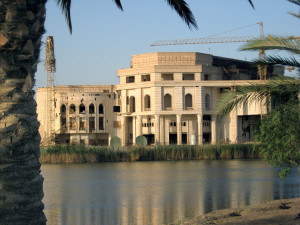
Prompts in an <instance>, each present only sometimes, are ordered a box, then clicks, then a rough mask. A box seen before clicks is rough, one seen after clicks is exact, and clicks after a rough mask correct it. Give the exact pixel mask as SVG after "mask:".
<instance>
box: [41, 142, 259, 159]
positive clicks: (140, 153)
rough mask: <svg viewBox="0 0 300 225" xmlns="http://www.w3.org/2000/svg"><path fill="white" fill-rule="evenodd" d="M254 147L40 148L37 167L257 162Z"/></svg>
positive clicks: (250, 145) (257, 155) (67, 146)
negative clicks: (131, 163) (232, 161)
mask: <svg viewBox="0 0 300 225" xmlns="http://www.w3.org/2000/svg"><path fill="white" fill-rule="evenodd" d="M257 158H260V156H259V153H258V148H257V145H255V144H223V145H180V146H178V145H168V146H151V147H133V148H130V149H126V148H120V149H113V148H110V147H86V146H84V145H75V146H70V145H57V146H51V147H46V148H41V156H40V162H41V163H94V162H130V161H166V160H202V159H257Z"/></svg>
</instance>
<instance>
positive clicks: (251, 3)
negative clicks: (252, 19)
mask: <svg viewBox="0 0 300 225" xmlns="http://www.w3.org/2000/svg"><path fill="white" fill-rule="evenodd" d="M248 1H249V3H250V5H251V6H252V8H253V9H254V5H253V2H252V1H251V0H248Z"/></svg>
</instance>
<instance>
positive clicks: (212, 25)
mask: <svg viewBox="0 0 300 225" xmlns="http://www.w3.org/2000/svg"><path fill="white" fill-rule="evenodd" d="M186 1H187V3H188V4H189V6H190V8H191V10H192V12H193V13H194V16H195V19H196V21H197V24H198V29H189V28H188V26H187V25H186V24H185V23H184V22H183V21H182V20H181V19H180V17H179V16H178V15H177V14H176V13H175V12H174V11H173V10H172V9H171V8H170V7H169V6H168V4H167V3H166V1H165V0H123V1H122V4H123V9H124V11H123V12H122V11H120V10H119V9H118V8H117V7H116V5H115V4H114V2H113V1H112V0H102V1H99V0H89V1H84V0H73V1H72V7H71V18H72V23H73V33H72V34H70V33H69V29H68V26H67V23H66V21H65V18H64V16H63V14H62V13H61V10H60V8H59V7H58V6H57V5H56V3H55V1H54V0H48V3H47V5H46V12H47V13H46V23H45V28H46V31H47V32H46V34H45V35H44V36H43V42H45V41H46V37H47V36H48V35H51V36H53V37H54V44H55V57H56V85H106V84H118V83H119V78H118V76H117V70H118V69H123V68H129V65H130V61H131V56H132V55H137V54H143V53H150V52H202V53H209V54H212V55H216V56H222V57H228V58H235V59H241V60H253V59H255V58H256V57H257V54H258V53H257V52H249V51H240V50H239V48H240V47H241V46H242V43H230V44H227V43H223V44H202V45H177V46H159V47H151V46H150V44H152V43H153V42H154V41H157V40H173V39H186V38H201V37H207V36H211V35H214V34H218V33H222V32H225V31H229V30H234V29H237V28H240V27H245V26H248V25H252V26H249V27H247V28H244V29H239V30H236V31H233V32H229V33H225V34H223V35H218V36H215V37H231V36H236V37H240V36H255V37H259V35H260V27H259V25H257V24H256V23H257V22H260V21H262V22H263V23H264V34H265V35H268V34H270V35H278V36H284V35H295V36H300V35H299V28H300V20H299V19H297V18H295V17H293V16H291V15H289V14H287V12H299V8H298V7H296V5H294V4H292V3H290V2H288V1H287V0H253V3H254V5H255V10H253V9H252V7H251V6H250V4H249V3H248V1H247V0H186ZM86 2H88V4H87V3H86ZM270 53H274V52H270V51H268V52H267V54H270ZM276 53H278V51H277V52H276V51H275V54H276ZM44 59H45V45H43V46H42V50H41V55H40V63H39V65H38V71H37V73H36V85H35V88H38V87H45V86H46V85H47V79H46V76H47V74H46V72H45V69H44Z"/></svg>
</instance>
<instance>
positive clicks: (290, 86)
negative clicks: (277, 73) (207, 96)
mask: <svg viewBox="0 0 300 225" xmlns="http://www.w3.org/2000/svg"><path fill="white" fill-rule="evenodd" d="M299 93H300V80H296V79H292V78H287V77H279V78H276V79H274V80H269V81H267V82H265V83H263V84H251V83H249V86H239V87H236V90H235V91H230V90H228V91H227V92H225V94H223V95H222V96H221V98H220V100H219V102H218V108H217V112H218V116H219V117H220V118H222V117H224V116H226V115H228V114H229V113H230V112H231V111H232V110H233V109H234V108H236V107H240V106H242V105H243V104H247V103H248V102H251V101H258V102H265V103H267V102H270V98H271V96H292V99H295V98H297V95H298V94H299Z"/></svg>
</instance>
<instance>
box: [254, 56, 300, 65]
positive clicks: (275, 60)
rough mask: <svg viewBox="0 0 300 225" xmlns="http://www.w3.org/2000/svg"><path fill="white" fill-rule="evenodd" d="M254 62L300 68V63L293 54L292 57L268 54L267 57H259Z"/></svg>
mask: <svg viewBox="0 0 300 225" xmlns="http://www.w3.org/2000/svg"><path fill="white" fill-rule="evenodd" d="M253 62H254V63H255V64H260V65H261V64H263V65H283V66H292V67H297V68H300V63H299V62H298V61H297V60H296V58H295V57H293V56H292V57H290V58H283V57H281V56H266V58H265V59H259V60H255V61H253Z"/></svg>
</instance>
